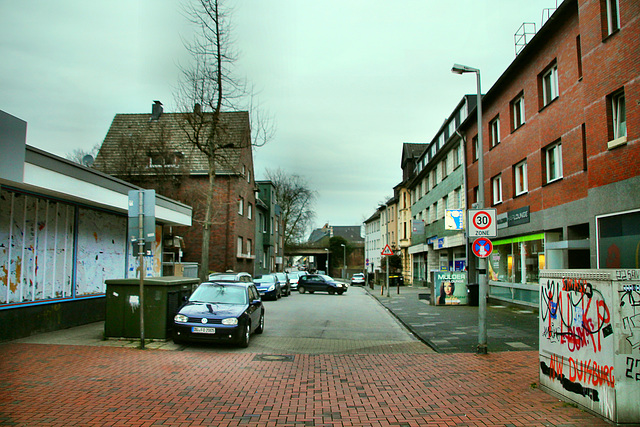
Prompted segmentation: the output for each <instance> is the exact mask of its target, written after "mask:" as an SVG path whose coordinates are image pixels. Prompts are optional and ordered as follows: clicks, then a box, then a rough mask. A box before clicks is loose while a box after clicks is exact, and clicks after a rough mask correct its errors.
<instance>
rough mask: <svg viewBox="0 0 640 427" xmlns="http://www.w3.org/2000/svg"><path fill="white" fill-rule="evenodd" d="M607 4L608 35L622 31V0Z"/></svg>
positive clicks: (611, 0) (608, 1)
mask: <svg viewBox="0 0 640 427" xmlns="http://www.w3.org/2000/svg"><path fill="white" fill-rule="evenodd" d="M605 3H606V4H607V35H608V36H610V35H611V34H613V33H615V32H616V31H618V30H619V29H620V0H605Z"/></svg>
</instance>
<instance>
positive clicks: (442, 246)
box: [438, 237, 444, 249]
mask: <svg viewBox="0 0 640 427" xmlns="http://www.w3.org/2000/svg"><path fill="white" fill-rule="evenodd" d="M442 248H444V237H442V238H440V239H438V249H442Z"/></svg>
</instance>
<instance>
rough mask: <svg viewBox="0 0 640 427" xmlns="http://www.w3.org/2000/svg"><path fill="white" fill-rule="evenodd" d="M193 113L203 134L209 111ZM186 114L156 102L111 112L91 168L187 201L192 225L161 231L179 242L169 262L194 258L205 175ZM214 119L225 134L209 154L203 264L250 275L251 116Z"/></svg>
mask: <svg viewBox="0 0 640 427" xmlns="http://www.w3.org/2000/svg"><path fill="white" fill-rule="evenodd" d="M196 114H200V115H201V117H202V123H203V128H201V129H199V131H200V132H202V133H205V132H207V123H209V122H210V118H209V116H210V115H211V114H212V113H199V112H198V113H196ZM190 116H192V115H191V114H183V113H163V111H162V104H161V103H160V102H158V101H156V102H155V104H153V107H152V112H151V114H117V115H116V116H115V118H114V119H113V122H112V123H111V127H110V128H109V131H108V133H107V135H106V137H105V139H104V142H103V144H102V147H101V148H100V151H99V153H98V155H97V158H96V161H95V164H94V167H95V168H96V169H98V170H101V171H103V172H106V173H109V174H111V175H114V176H117V177H119V178H122V179H125V180H127V181H129V182H132V183H135V184H137V185H140V186H141V187H143V188H150V189H155V190H156V192H157V193H159V194H162V195H165V196H167V197H172V198H174V199H175V200H179V201H181V202H184V203H186V204H188V205H191V206H192V207H193V226H192V227H188V228H187V227H173V228H171V229H170V230H166V231H165V235H166V236H168V237H177V236H179V237H182V238H183V241H184V245H183V247H181V248H179V250H178V251H177V252H176V253H174V254H171V255H172V257H171V258H172V259H173V260H180V261H184V262H197V263H200V262H201V255H202V252H201V248H202V228H203V222H204V215H205V205H206V194H207V189H208V185H209V176H210V175H209V166H208V159H207V157H206V156H205V155H204V154H203V153H202V152H201V151H200V150H198V149H197V148H196V147H195V146H194V145H193V144H191V143H190V142H189V138H193V132H194V127H193V126H192V125H190V123H189V120H191V119H192V117H190ZM220 120H221V124H220V133H221V138H223V139H222V140H221V143H220V146H222V148H219V149H218V150H217V151H216V156H215V159H216V169H215V192H214V198H213V206H214V214H213V217H212V224H211V227H212V228H211V239H210V250H209V265H208V266H205V269H208V270H209V271H227V270H234V271H242V272H248V273H253V271H254V260H255V227H256V225H255V218H254V216H255V215H256V195H255V193H256V191H257V187H256V183H255V181H254V174H253V156H252V151H251V130H250V125H249V113H248V112H245V111H241V112H224V113H222V115H221V118H220ZM209 128H210V125H209ZM165 261H169V259H166V260H165Z"/></svg>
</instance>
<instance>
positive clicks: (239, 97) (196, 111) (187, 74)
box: [176, 0, 272, 280]
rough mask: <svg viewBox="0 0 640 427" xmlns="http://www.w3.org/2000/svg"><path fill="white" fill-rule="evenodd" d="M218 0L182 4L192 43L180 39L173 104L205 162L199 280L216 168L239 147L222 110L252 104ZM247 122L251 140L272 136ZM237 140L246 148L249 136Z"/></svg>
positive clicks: (205, 262)
mask: <svg viewBox="0 0 640 427" xmlns="http://www.w3.org/2000/svg"><path fill="white" fill-rule="evenodd" d="M222 3H223V2H222V0H193V2H192V3H191V4H190V6H188V7H187V9H186V14H187V17H188V18H189V19H190V21H191V23H192V24H194V26H195V27H196V28H197V31H196V36H195V37H194V38H193V40H192V41H187V42H185V46H186V48H187V49H188V51H189V52H190V53H191V56H192V58H193V62H192V64H191V65H189V66H187V67H183V68H182V79H181V81H180V83H179V86H178V89H177V93H176V104H177V105H178V108H179V109H180V110H181V111H182V112H183V113H184V118H185V120H184V121H183V129H182V130H183V131H184V133H185V136H186V138H187V140H188V142H189V143H190V144H192V145H193V146H195V147H196V148H197V149H198V150H200V151H201V152H202V153H203V154H204V155H205V156H206V158H207V161H208V174H209V183H208V191H207V194H206V206H205V210H204V218H203V220H202V227H203V232H202V258H201V260H202V262H201V266H202V268H201V271H200V278H201V279H202V280H205V279H206V277H207V274H208V271H209V268H208V266H209V245H210V236H211V227H212V225H213V218H214V217H215V212H214V210H215V208H216V207H215V206H214V204H213V196H214V191H215V185H216V183H215V181H216V169H217V167H218V166H219V165H225V163H228V162H229V161H230V159H229V154H230V152H231V151H232V150H234V149H240V148H242V147H239V146H238V142H237V141H233V140H231V139H230V138H228V133H229V130H228V129H227V126H226V124H225V121H224V118H223V117H222V116H223V114H222V113H223V112H224V111H234V110H238V109H239V108H238V107H239V106H240V104H241V103H242V102H247V99H249V101H248V102H249V104H252V103H253V101H252V98H251V97H250V96H248V91H247V87H246V84H245V82H244V81H242V80H240V79H238V78H237V77H236V75H235V73H234V63H235V61H236V58H237V56H236V53H235V51H234V49H233V47H234V44H233V40H232V39H231V37H230V35H231V31H230V29H231V27H230V16H229V11H228V9H226V8H225V7H224V6H223V4H222ZM252 125H254V126H255V127H254V129H253V131H254V132H255V133H256V135H255V138H256V139H255V140H254V141H256V144H258V145H264V143H266V142H267V140H268V139H269V138H270V137H271V135H272V130H271V128H270V126H269V125H268V124H266V123H262V124H260V123H257V124H252ZM242 144H246V146H250V145H251V144H252V141H251V137H249V138H248V140H245V141H243V142H242ZM254 145H255V144H254Z"/></svg>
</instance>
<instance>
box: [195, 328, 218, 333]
mask: <svg viewBox="0 0 640 427" xmlns="http://www.w3.org/2000/svg"><path fill="white" fill-rule="evenodd" d="M191 332H193V333H194V334H215V333H216V328H204V327H202V326H193V327H192V328H191Z"/></svg>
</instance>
